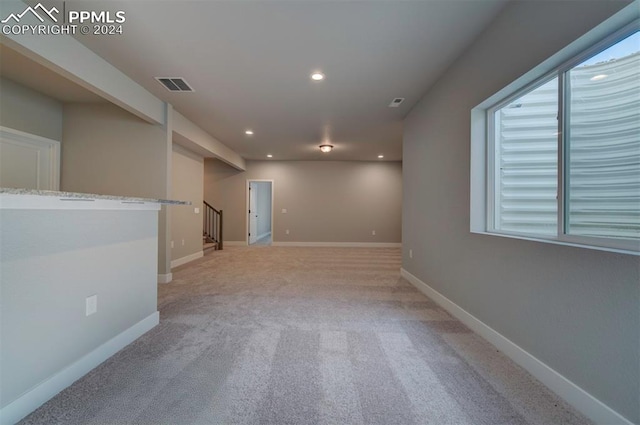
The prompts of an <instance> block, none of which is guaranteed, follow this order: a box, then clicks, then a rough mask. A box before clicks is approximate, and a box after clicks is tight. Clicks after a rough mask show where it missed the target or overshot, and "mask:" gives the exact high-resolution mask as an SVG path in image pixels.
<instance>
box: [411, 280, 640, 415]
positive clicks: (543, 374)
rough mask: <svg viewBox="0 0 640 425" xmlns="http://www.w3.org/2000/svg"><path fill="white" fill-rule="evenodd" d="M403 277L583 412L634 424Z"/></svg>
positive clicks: (439, 296)
mask: <svg viewBox="0 0 640 425" xmlns="http://www.w3.org/2000/svg"><path fill="white" fill-rule="evenodd" d="M400 274H401V275H402V277H404V278H405V279H407V280H408V281H409V282H410V283H411V284H412V285H413V286H415V287H416V288H418V290H420V292H422V293H423V294H425V295H426V296H427V297H429V298H431V299H432V300H433V301H435V302H436V303H438V304H439V305H440V306H441V307H442V308H444V309H445V310H447V311H448V312H449V313H451V315H453V316H454V317H456V318H457V319H458V320H460V321H461V322H462V323H464V324H465V325H467V326H468V327H469V328H471V330H473V331H474V332H475V333H477V334H478V335H480V336H481V337H483V338H484V339H486V340H487V341H489V342H490V343H491V344H493V345H494V346H495V347H496V348H498V349H499V350H500V351H502V352H503V353H504V354H506V355H507V356H508V357H509V358H511V360H513V361H514V362H516V363H517V364H519V365H520V366H521V367H523V368H524V369H526V370H527V371H528V372H529V373H531V374H532V375H533V376H535V377H536V378H537V379H538V380H539V381H540V382H542V383H543V384H544V385H545V386H547V387H548V388H549V389H550V390H551V391H553V392H555V393H556V394H557V395H558V396H560V397H561V398H563V399H564V400H565V401H566V402H567V403H569V404H571V405H572V406H573V407H575V408H576V409H577V410H578V411H579V412H581V413H582V414H583V415H585V416H586V417H588V418H589V419H591V420H592V421H594V422H595V423H596V424H602V425H611V424H618V425H633V423H632V422H630V421H628V420H627V419H625V418H624V417H623V416H621V415H620V414H619V413H617V412H616V411H615V410H613V409H611V408H610V407H609V406H607V405H606V404H604V403H603V402H601V401H600V400H598V399H597V398H595V397H594V396H592V395H591V394H589V393H588V392H586V391H585V390H583V389H582V388H580V387H579V386H577V385H576V384H574V383H573V382H571V381H570V380H568V379H567V378H565V377H564V376H562V375H561V374H560V373H558V372H556V371H555V370H553V369H552V368H550V367H549V366H547V365H546V364H545V363H543V362H541V361H540V360H538V359H537V358H536V357H534V356H533V355H531V354H529V353H528V352H527V351H525V350H523V349H522V348H520V347H519V346H518V345H516V344H515V343H514V342H512V341H511V340H509V339H507V338H506V337H505V336H503V335H502V334H500V333H498V332H497V331H495V330H494V329H493V328H491V327H490V326H488V325H486V324H485V323H483V322H482V321H481V320H479V319H478V318H476V317H475V316H473V315H472V314H471V313H469V312H467V311H466V310H464V309H463V308H462V307H460V306H459V305H457V304H456V303H454V302H453V301H451V300H450V299H448V298H447V297H445V296H444V295H442V294H441V293H440V292H438V291H436V290H435V289H433V288H432V287H430V286H429V285H427V284H426V283H424V282H423V281H421V280H420V279H418V278H417V277H416V276H414V275H412V274H411V273H409V272H408V271H406V270H405V269H403V268H402V269H400Z"/></svg>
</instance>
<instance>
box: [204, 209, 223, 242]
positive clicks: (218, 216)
mask: <svg viewBox="0 0 640 425" xmlns="http://www.w3.org/2000/svg"><path fill="white" fill-rule="evenodd" d="M203 204H204V214H203V217H202V218H203V226H202V235H203V236H204V238H205V240H206V241H207V242H212V243H215V244H216V245H217V247H216V249H220V250H221V249H222V210H217V209H215V208H213V207H212V206H211V205H209V204H208V203H207V202H206V201H203Z"/></svg>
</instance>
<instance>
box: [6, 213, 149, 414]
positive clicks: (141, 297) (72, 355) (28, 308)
mask: <svg viewBox="0 0 640 425" xmlns="http://www.w3.org/2000/svg"><path fill="white" fill-rule="evenodd" d="M0 215H1V216H2V226H0V267H1V269H2V297H0V312H1V316H0V333H1V334H2V345H1V347H0V370H2V379H0V395H1V397H2V399H1V400H0V407H5V406H7V405H8V404H9V403H11V402H12V401H14V400H15V399H17V398H18V397H19V396H21V395H22V394H23V393H25V392H26V391H28V390H31V389H33V387H35V386H36V385H38V384H40V383H42V382H43V381H45V380H46V379H48V378H50V377H51V376H52V375H54V374H56V373H58V372H61V371H63V370H64V369H65V368H66V367H68V366H69V365H70V364H72V363H74V362H76V361H77V360H79V359H80V358H81V357H83V356H84V355H86V354H88V353H89V352H91V351H92V350H94V349H96V348H97V347H99V346H100V345H102V344H103V343H105V342H106V341H108V340H110V339H111V338H113V337H115V336H116V335H118V334H120V333H122V332H123V331H125V330H127V329H129V328H130V327H131V326H133V325H135V324H136V323H138V322H140V321H141V320H142V319H145V318H146V317H148V316H149V315H151V314H153V313H155V312H156V310H157V308H156V306H157V283H156V274H155V270H156V261H157V260H156V255H155V251H156V244H157V238H156V232H157V226H158V218H157V217H158V213H157V211H155V210H153V211H117V210H116V211H97V210H84V211H78V210H76V211H71V210H0ZM104 223H109V225H108V226H105V225H104ZM116 265H118V266H117V267H116ZM150 271H151V272H150ZM94 294H97V295H98V312H97V313H96V314H94V315H91V316H88V317H87V316H85V299H86V297H88V296H91V295H94Z"/></svg>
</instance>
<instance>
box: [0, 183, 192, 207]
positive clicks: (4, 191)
mask: <svg viewBox="0 0 640 425" xmlns="http://www.w3.org/2000/svg"><path fill="white" fill-rule="evenodd" d="M0 195H27V196H52V197H57V198H64V199H104V200H108V201H122V202H135V203H139V202H149V203H155V204H165V205H191V202H189V201H175V200H170V199H151V198H136V197H131V196H114V195H96V194H93V193H76V192H58V191H55V190H37V189H11V188H3V187H0Z"/></svg>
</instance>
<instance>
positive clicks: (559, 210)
mask: <svg viewBox="0 0 640 425" xmlns="http://www.w3.org/2000/svg"><path fill="white" fill-rule="evenodd" d="M639 27H640V25H639V24H638V22H635V23H634V24H633V25H632V26H630V27H626V28H625V29H623V30H621V31H620V32H618V33H616V34H614V35H613V36H611V37H610V38H609V39H607V40H606V41H604V42H601V43H599V44H596V45H594V47H592V48H591V49H589V50H587V51H584V52H582V53H581V54H579V55H577V56H575V57H573V58H572V59H571V60H569V61H567V62H564V64H562V65H560V66H557V67H556V68H555V69H553V70H552V71H551V72H548V73H546V74H545V75H543V76H541V77H539V78H537V79H535V80H534V81H533V82H532V83H531V84H529V85H527V86H525V87H524V88H521V89H519V90H515V91H512V92H511V93H510V94H508V95H507V96H504V95H503V96H502V97H501V100H499V101H498V102H494V103H493V106H489V107H484V108H482V107H479V108H481V110H482V112H483V114H484V116H483V119H484V123H485V126H484V127H483V128H485V130H486V133H485V137H484V139H485V140H486V146H485V147H484V149H485V152H484V155H483V157H484V158H482V159H481V160H485V161H486V164H484V166H483V167H481V168H482V169H483V170H484V177H485V178H484V179H483V181H484V182H485V184H486V187H485V188H484V189H483V193H484V196H485V199H484V203H483V205H484V208H485V209H486V211H485V212H484V218H485V220H484V221H485V223H484V227H485V228H484V232H488V233H494V234H501V235H507V236H514V237H523V238H528V239H531V238H533V239H538V240H550V241H555V242H560V243H570V244H579V245H582V246H589V247H600V248H609V249H620V250H624V251H627V252H628V251H631V252H639V251H640V31H639ZM476 109H478V108H476ZM473 117H474V115H473V113H472V119H473ZM472 139H473V136H472ZM472 150H473V145H472ZM475 156H477V152H476V154H475V155H474V153H473V152H472V176H473V175H474V170H473V161H474V159H473V158H474V157H475ZM475 161H477V159H476V160H475ZM473 192H474V189H473V182H472V231H473V230H474V225H473V214H474V212H473V208H474V200H473V198H474V195H473ZM476 227H477V226H476ZM475 230H478V229H477V228H476V229H475Z"/></svg>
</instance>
